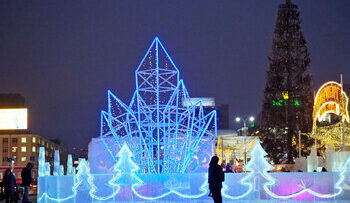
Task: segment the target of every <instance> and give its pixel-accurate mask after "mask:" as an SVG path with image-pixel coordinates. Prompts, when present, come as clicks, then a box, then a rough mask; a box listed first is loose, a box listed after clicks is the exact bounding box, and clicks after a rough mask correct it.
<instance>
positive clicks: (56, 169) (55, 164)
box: [53, 150, 60, 176]
mask: <svg viewBox="0 0 350 203" xmlns="http://www.w3.org/2000/svg"><path fill="white" fill-rule="evenodd" d="M59 171H60V152H59V151H58V150H55V156H54V162H53V175H54V176H58V174H59Z"/></svg>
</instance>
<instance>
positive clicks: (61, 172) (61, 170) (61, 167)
mask: <svg viewBox="0 0 350 203" xmlns="http://www.w3.org/2000/svg"><path fill="white" fill-rule="evenodd" d="M58 175H59V176H63V175H64V167H63V165H60V171H59V172H58Z"/></svg>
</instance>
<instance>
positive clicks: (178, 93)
mask: <svg viewBox="0 0 350 203" xmlns="http://www.w3.org/2000/svg"><path fill="white" fill-rule="evenodd" d="M135 80H136V90H135V92H134V94H133V96H132V99H131V101H130V104H129V105H127V104H124V103H123V102H122V101H121V100H119V99H118V98H117V97H116V96H115V95H114V94H113V93H112V92H110V91H108V111H102V112H101V135H100V137H101V140H102V142H103V144H104V145H105V146H106V148H107V149H108V151H109V153H110V155H111V156H112V158H113V160H114V161H117V157H116V155H117V153H118V151H119V149H120V148H121V147H122V144H123V143H124V142H126V143H127V144H128V146H129V148H130V149H131V150H132V153H133V154H134V161H135V163H136V164H137V165H138V166H139V167H140V171H139V172H141V173H142V172H144V173H187V172H195V171H196V170H197V169H198V168H199V167H200V166H201V165H206V164H207V162H208V160H209V159H208V158H210V155H211V154H208V153H206V152H210V151H211V147H212V144H213V141H214V140H215V138H216V136H217V123H216V112H215V111H212V112H210V113H209V114H207V115H205V113H204V111H203V106H202V102H201V101H198V102H197V103H191V101H190V97H189V94H188V92H187V90H186V87H185V84H184V82H183V80H181V79H179V70H178V69H177V67H176V65H175V64H174V62H173V61H172V59H171V58H170V56H169V55H168V53H167V51H166V50H165V48H164V46H163V45H162V43H161V42H160V40H159V39H158V38H157V37H156V38H155V39H154V40H153V42H152V44H151V46H150V48H149V49H148V51H147V53H146V55H145V56H144V57H143V59H142V60H141V63H140V65H139V66H138V68H137V69H136V71H135Z"/></svg>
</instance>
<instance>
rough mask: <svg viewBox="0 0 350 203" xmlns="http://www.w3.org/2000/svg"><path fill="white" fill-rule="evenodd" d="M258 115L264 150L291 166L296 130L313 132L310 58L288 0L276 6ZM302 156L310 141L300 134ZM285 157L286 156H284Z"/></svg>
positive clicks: (295, 6)
mask: <svg viewBox="0 0 350 203" xmlns="http://www.w3.org/2000/svg"><path fill="white" fill-rule="evenodd" d="M268 60H269V70H268V71H267V73H266V79H267V81H266V86H265V90H264V101H263V108H262V114H261V125H260V132H261V138H262V140H263V146H264V149H265V150H266V151H267V152H268V156H269V158H270V159H272V161H273V162H274V163H275V164H277V163H281V162H285V161H286V162H288V163H292V162H293V158H295V157H296V156H297V150H296V149H297V144H296V143H297V142H296V138H297V137H298V132H299V130H300V131H301V132H302V133H307V132H310V131H311V129H312V110H313V94H312V77H311V74H310V71H309V67H310V57H309V52H308V49H307V46H306V40H305V38H304V36H303V32H302V30H301V20H300V15H299V11H298V6H297V5H295V4H293V3H292V2H291V1H290V0H286V2H285V3H283V4H281V5H279V8H278V14H277V20H276V25H275V30H274V33H273V44H272V51H271V53H270V55H269V57H268ZM301 139H302V143H303V146H302V155H303V156H306V155H307V154H308V153H309V150H308V149H309V147H310V146H311V145H312V144H313V141H312V140H311V139H310V138H308V137H307V136H306V135H302V137H301ZM286 154H287V156H285V155H286Z"/></svg>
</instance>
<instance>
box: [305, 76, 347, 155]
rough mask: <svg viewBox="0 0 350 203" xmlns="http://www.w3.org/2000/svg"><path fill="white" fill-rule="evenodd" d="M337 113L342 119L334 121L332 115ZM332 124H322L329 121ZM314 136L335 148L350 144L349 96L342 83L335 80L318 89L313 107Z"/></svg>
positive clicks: (312, 134)
mask: <svg viewBox="0 0 350 203" xmlns="http://www.w3.org/2000/svg"><path fill="white" fill-rule="evenodd" d="M332 114H334V115H337V117H338V118H340V120H337V121H336V123H334V122H333V123H332V122H330V121H331V115H332ZM327 121H328V123H330V125H321V123H324V122H327ZM310 135H311V136H312V137H314V138H316V139H318V140H321V141H323V142H325V143H329V144H332V145H333V146H334V147H335V148H337V147H339V146H341V145H343V147H344V148H345V145H349V144H350V124H349V98H348V96H347V95H346V93H345V92H344V90H343V85H342V83H337V82H334V81H330V82H327V83H325V84H323V85H322V86H321V87H320V89H319V90H318V92H317V94H316V96H315V101H314V109H313V130H312V133H311V134H310Z"/></svg>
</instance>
